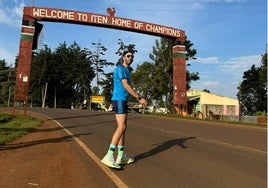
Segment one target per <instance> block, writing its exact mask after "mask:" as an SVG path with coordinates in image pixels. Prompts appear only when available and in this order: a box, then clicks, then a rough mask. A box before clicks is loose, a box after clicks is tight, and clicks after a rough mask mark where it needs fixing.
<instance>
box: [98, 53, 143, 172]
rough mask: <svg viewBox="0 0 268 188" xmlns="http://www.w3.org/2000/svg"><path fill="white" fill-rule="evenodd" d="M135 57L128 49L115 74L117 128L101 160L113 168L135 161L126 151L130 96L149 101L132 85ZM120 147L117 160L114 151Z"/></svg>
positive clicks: (141, 101)
mask: <svg viewBox="0 0 268 188" xmlns="http://www.w3.org/2000/svg"><path fill="white" fill-rule="evenodd" d="M133 59H134V51H133V50H132V49H126V50H125V51H124V52H123V55H122V64H120V65H119V66H117V67H116V69H115V71H114V76H113V83H114V90H113V96H112V107H113V111H114V112H115V119H116V122H117V129H116V130H115V132H114V134H113V136H112V140H111V143H110V146H109V149H108V152H107V154H106V155H105V156H104V158H103V159H102V160H101V162H102V163H103V164H105V165H107V166H109V167H111V168H117V169H120V168H121V166H120V165H121V164H129V163H133V162H134V158H128V157H126V155H125V152H124V143H125V133H126V129H127V114H128V105H127V103H128V98H129V96H130V95H132V96H133V97H135V98H136V99H137V100H138V101H139V103H140V104H142V105H146V104H147V101H146V100H145V99H144V98H142V97H140V96H139V95H138V94H137V93H136V92H135V91H134V90H133V89H132V87H131V86H130V70H131V67H130V65H131V63H132V62H133ZM116 147H117V148H118V155H117V158H116V160H115V158H114V151H115V149H116Z"/></svg>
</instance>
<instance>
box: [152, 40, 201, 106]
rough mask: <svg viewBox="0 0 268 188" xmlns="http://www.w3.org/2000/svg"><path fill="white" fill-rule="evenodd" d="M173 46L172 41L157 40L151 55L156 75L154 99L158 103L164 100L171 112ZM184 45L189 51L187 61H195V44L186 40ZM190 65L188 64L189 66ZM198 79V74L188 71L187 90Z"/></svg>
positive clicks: (154, 79)
mask: <svg viewBox="0 0 268 188" xmlns="http://www.w3.org/2000/svg"><path fill="white" fill-rule="evenodd" d="M173 45H174V43H173V40H171V39H166V38H161V39H160V41H159V40H156V42H155V46H153V50H152V53H151V54H150V55H149V57H150V59H152V61H153V62H154V65H155V69H154V71H155V75H154V78H153V80H152V82H153V83H154V92H153V99H155V100H157V101H161V100H163V99H164V100H165V106H166V107H167V108H168V109H169V110H170V111H173V103H172V100H173V58H172V57H173V54H172V47H173ZM184 45H185V48H186V51H187V54H186V60H189V59H195V57H194V56H195V54H196V50H195V49H192V46H193V44H192V43H191V42H190V41H189V40H187V39H186V41H185V43H184ZM189 65H190V64H187V66H189ZM198 79H199V76H198V73H190V72H189V71H186V81H187V83H186V88H187V89H190V83H191V81H194V80H198Z"/></svg>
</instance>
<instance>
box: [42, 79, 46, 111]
mask: <svg viewBox="0 0 268 188" xmlns="http://www.w3.org/2000/svg"><path fill="white" fill-rule="evenodd" d="M46 96H47V82H46V87H45V94H44V98H43V104H42V108H45V103H46Z"/></svg>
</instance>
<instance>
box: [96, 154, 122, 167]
mask: <svg viewBox="0 0 268 188" xmlns="http://www.w3.org/2000/svg"><path fill="white" fill-rule="evenodd" d="M101 162H102V163H103V164H105V165H106V166H109V167H111V168H117V169H120V168H121V166H120V165H118V164H116V163H115V162H114V158H113V157H111V156H109V155H107V154H106V155H105V156H104V157H103V159H102V160H101Z"/></svg>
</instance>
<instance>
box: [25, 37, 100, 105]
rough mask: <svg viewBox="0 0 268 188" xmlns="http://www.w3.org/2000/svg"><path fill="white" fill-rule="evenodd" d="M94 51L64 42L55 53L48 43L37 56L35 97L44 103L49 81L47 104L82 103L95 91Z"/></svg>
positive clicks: (34, 63) (33, 87) (33, 96)
mask: <svg viewBox="0 0 268 188" xmlns="http://www.w3.org/2000/svg"><path fill="white" fill-rule="evenodd" d="M89 54H90V52H89V51H87V50H86V49H82V48H81V47H80V46H79V45H78V44H77V43H76V42H74V43H73V44H71V45H70V46H67V44H66V42H64V43H63V44H60V46H59V47H57V48H56V50H55V52H51V50H50V49H49V48H48V47H46V46H45V48H44V49H41V50H40V51H39V52H36V54H34V57H33V63H32V69H31V72H32V73H31V82H30V87H31V98H32V102H33V103H34V104H38V105H40V103H41V102H42V97H43V96H44V86H45V84H46V83H47V86H48V87H47V95H46V96H47V97H46V105H48V106H49V107H53V106H54V107H55V104H57V105H56V106H57V107H63V108H69V107H70V106H71V104H72V103H73V102H76V103H79V102H80V103H81V102H82V101H83V99H85V98H88V96H89V95H90V94H91V81H92V79H93V78H94V76H95V74H94V69H93V67H92V64H93V63H92V59H91V58H90V56H89Z"/></svg>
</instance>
